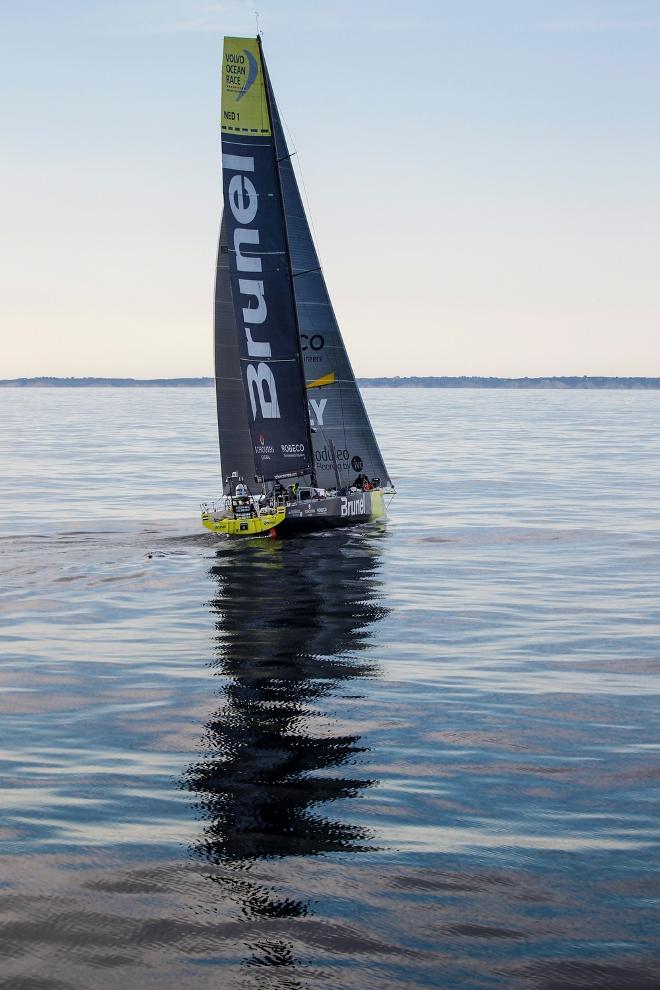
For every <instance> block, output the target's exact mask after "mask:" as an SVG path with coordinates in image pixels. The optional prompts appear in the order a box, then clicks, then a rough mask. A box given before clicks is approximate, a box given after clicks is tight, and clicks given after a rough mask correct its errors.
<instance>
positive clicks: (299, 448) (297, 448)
mask: <svg viewBox="0 0 660 990" xmlns="http://www.w3.org/2000/svg"><path fill="white" fill-rule="evenodd" d="M280 447H281V448H282V453H283V454H284V456H285V457H298V455H299V454H304V453H305V446H304V444H302V443H281V444H280Z"/></svg>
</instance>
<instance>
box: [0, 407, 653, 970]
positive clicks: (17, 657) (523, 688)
mask: <svg viewBox="0 0 660 990" xmlns="http://www.w3.org/2000/svg"><path fill="white" fill-rule="evenodd" d="M365 398H366V401H367V404H368V408H369V410H370V413H371V415H372V419H373V422H374V425H375V428H376V430H377V433H378V435H379V437H380V438H381V440H382V445H383V448H384V451H385V454H386V459H387V460H388V462H389V463H390V465H391V467H392V473H393V474H394V475H395V476H396V479H397V482H398V488H399V493H400V494H399V497H398V498H397V499H396V500H395V501H394V503H393V505H392V506H391V515H390V519H389V521H388V523H387V524H386V525H376V526H371V527H369V526H367V527H359V528H355V529H352V530H347V531H346V532H337V533H331V534H323V535H318V536H314V537H306V538H299V539H296V540H290V541H287V542H283V541H279V540H265V539H262V540H253V541H250V542H245V543H232V542H226V541H220V540H219V539H218V538H214V537H212V536H210V534H206V533H205V532H204V531H203V530H202V529H201V527H200V526H199V523H198V513H197V506H198V502H199V501H200V500H201V499H203V498H206V497H208V496H213V495H215V494H216V493H217V491H218V466H217V458H216V440H215V421H214V400H213V394H212V392H211V390H206V389H198V390H175V389H162V390H146V389H144V390H143V389H131V390H122V389H117V390H112V389H109V390H104V389H82V390H73V389H71V390H68V389H66V390H47V389H44V390H35V391H25V390H2V391H0V411H1V416H0V434H1V460H0V463H1V465H2V471H1V473H0V534H1V538H0V571H1V582H0V614H1V617H2V623H1V627H0V629H1V632H0V635H1V637H2V647H3V650H2V661H1V665H0V686H1V688H2V694H1V695H0V704H1V706H2V717H1V719H0V749H1V754H0V758H1V764H0V800H1V808H2V817H1V819H0V845H1V850H0V851H1V854H2V855H1V859H0V866H1V871H0V955H1V957H2V962H1V964H0V987H1V988H2V990H115V988H117V990H119V988H121V990H125V988H131V990H132V988H140V990H143V988H144V990H170V988H172V990H174V988H176V990H179V988H181V987H186V988H188V987H190V988H199V990H207V988H208V990H211V988H213V990H218V988H223V990H225V988H227V990H235V988H236V990H238V988H240V990H262V988H266V987H269V988H271V987H275V988H281V990H285V988H286V990H317V988H318V990H321V988H322V990H335V988H356V990H357V988H359V990H370V988H374V990H375V988H378V990H381V988H385V990H393V988H400V987H419V988H425V987H438V988H447V990H453V988H470V990H472V988H475V990H476V988H479V990H480V988H484V990H485V988H502V990H537V988H538V990H558V988H562V990H564V988H588V990H595V988H599V990H623V988H630V990H651V988H654V990H655V988H658V987H659V986H660V951H659V950H660V918H659V907H660V876H659V869H660V794H659V787H658V784H659V782H660V761H659V756H660V739H659V734H658V721H659V715H660V500H659V495H660V431H659V430H658V422H660V394H658V393H648V392H625V391H617V392H586V391H585V392H575V391H571V392H547V391H532V392H514V391H503V392H500V391H487V390H484V391H467V390H466V391H463V390H459V391H444V390H440V391H424V390H418V391H416V390H372V391H367V392H366V393H365Z"/></svg>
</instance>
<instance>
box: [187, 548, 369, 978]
mask: <svg viewBox="0 0 660 990" xmlns="http://www.w3.org/2000/svg"><path fill="white" fill-rule="evenodd" d="M383 535H384V534H383V532H382V531H379V530H374V529H370V530H369V531H368V532H365V531H356V530H352V531H351V532H350V533H349V532H345V533H344V532H334V533H331V534H327V535H324V536H319V537H312V538H306V539H300V540H292V541H289V542H281V541H275V540H259V541H256V540H255V541H251V542H250V543H244V544H240V545H238V546H236V545H227V546H223V548H222V550H221V551H220V552H219V553H218V555H217V558H216V562H215V563H214V566H213V567H212V568H211V573H212V575H213V577H214V579H215V580H216V582H217V595H216V597H214V598H213V600H212V601H211V602H210V607H211V609H212V610H213V612H214V613H215V616H216V628H217V654H216V656H215V657H214V659H213V661H212V666H213V668H214V672H215V673H217V674H218V675H220V676H222V677H224V678H225V679H226V680H225V683H224V684H223V686H222V691H221V695H222V704H221V706H220V707H219V709H218V711H217V712H216V713H215V714H214V715H213V717H212V718H211V719H210V721H209V722H208V723H207V725H206V736H205V740H204V750H205V753H206V755H205V758H203V759H201V760H200V762H198V763H197V764H196V765H194V766H191V767H190V768H189V771H188V773H187V775H186V778H185V782H184V786H185V787H186V788H187V789H189V790H190V791H193V792H195V794H196V795H197V809H198V812H199V815H200V818H201V819H202V821H203V823H204V825H203V834H202V837H201V839H200V841H199V842H198V844H197V845H196V846H195V849H194V852H195V855H196V856H199V857H202V858H203V859H204V860H206V861H207V863H209V864H212V865H213V867H214V869H212V870H210V871H209V877H210V879H211V880H213V881H214V882H216V883H217V884H219V885H220V887H221V888H222V891H223V896H224V897H228V898H230V899H231V900H233V901H235V902H236V903H237V904H238V906H239V907H240V909H241V914H242V916H243V917H247V918H251V919H257V918H261V919H264V918H271V919H283V918H296V917H301V916H304V915H305V914H308V913H309V911H310V908H309V900H308V898H306V897H304V896H299V892H298V894H296V893H293V892H292V891H291V890H290V891H289V892H288V893H286V892H283V891H282V890H281V889H280V888H281V884H279V883H277V882H275V881H274V877H272V880H273V882H269V877H271V875H272V871H271V873H270V874H269V871H268V869H267V868H266V869H265V870H264V868H263V867H264V865H266V866H267V863H268V862H270V863H271V864H272V863H273V861H279V860H281V859H282V858H283V857H292V856H298V857H301V856H302V857H309V856H318V855H320V854H323V853H333V852H351V851H360V850H366V849H373V848H375V847H374V840H373V836H372V834H371V832H370V831H369V829H367V828H365V827H363V826H361V825H357V824H351V823H350V822H347V821H344V820H342V817H341V815H342V811H341V809H342V805H341V804H336V803H335V802H337V801H338V799H350V798H352V797H354V796H356V795H357V794H359V793H360V792H361V791H362V790H363V789H364V788H367V787H369V786H371V785H372V784H374V783H375V781H374V780H372V779H370V778H367V777H361V776H359V775H358V773H356V763H357V764H358V765H359V758H360V754H364V753H365V751H366V750H367V749H368V745H367V744H366V742H365V741H364V740H363V739H361V737H360V735H358V734H355V733H345V732H337V731H336V728H335V729H334V730H333V721H332V713H331V714H330V715H329V714H328V705H327V701H328V700H329V696H332V695H333V694H334V696H335V697H334V699H333V708H334V710H335V711H337V710H339V711H341V694H342V693H345V694H346V695H348V694H349V693H350V695H351V697H352V698H355V696H356V694H357V693H358V692H356V685H355V681H359V679H360V678H364V677H374V676H377V675H378V668H377V665H376V664H375V663H374V662H373V661H372V660H370V659H368V658H362V659H360V658H359V655H360V653H361V652H362V651H364V650H365V649H366V648H367V646H368V645H369V642H370V637H371V631H372V627H373V623H374V622H377V621H378V620H379V619H380V618H381V617H382V616H383V615H384V614H385V612H386V611H387V610H386V609H385V608H384V607H383V606H382V605H381V604H380V596H381V583H380V579H379V570H380V549H379V543H380V542H381V541H382V539H383ZM358 690H359V689H358ZM349 764H350V770H349V769H348V766H347V765H349ZM344 808H345V806H344ZM255 871H256V873H257V874H258V879H257V876H255V875H254V873H255ZM293 886H294V887H295V884H294V885H293ZM249 948H250V949H251V951H252V952H253V956H252V959H251V960H249V961H251V963H252V964H253V965H255V964H257V965H258V964H262V965H268V966H273V965H280V966H291V965H295V963H294V961H293V959H292V956H291V947H290V946H289V945H288V944H287V943H286V940H285V941H284V943H282V942H281V941H280V940H279V939H269V938H268V937H266V939H265V941H261V942H252V943H251V944H250V945H249Z"/></svg>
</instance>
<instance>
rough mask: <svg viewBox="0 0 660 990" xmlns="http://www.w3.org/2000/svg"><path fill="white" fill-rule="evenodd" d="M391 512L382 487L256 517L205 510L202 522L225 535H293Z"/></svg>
mask: <svg viewBox="0 0 660 990" xmlns="http://www.w3.org/2000/svg"><path fill="white" fill-rule="evenodd" d="M386 515H387V510H386V508H385V500H384V498H383V493H382V491H379V490H376V491H371V492H354V493H351V494H349V495H331V496H329V497H328V498H320V499H309V500H305V501H300V502H293V503H292V504H290V505H286V506H282V507H281V508H279V509H278V510H277V512H275V513H267V514H261V515H259V516H256V517H254V518H240V517H239V518H233V517H232V516H226V515H223V516H221V517H219V518H218V517H217V516H216V515H215V514H214V513H212V512H203V513H202V525H204V526H205V527H206V528H207V529H209V530H210V531H211V532H212V533H217V534H218V535H221V536H263V535H266V534H268V535H272V536H291V535H294V534H296V533H313V532H318V531H319V530H323V529H335V528H337V527H339V526H354V525H356V524H357V523H366V522H371V521H372V520H375V519H382V518H384V517H385V516H386Z"/></svg>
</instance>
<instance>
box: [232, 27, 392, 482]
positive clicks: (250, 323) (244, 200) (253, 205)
mask: <svg viewBox="0 0 660 990" xmlns="http://www.w3.org/2000/svg"><path fill="white" fill-rule="evenodd" d="M222 76H223V80H222V82H223V84H222V161H223V192H224V202H225V210H224V217H223V223H222V229H221V233H220V246H219V251H218V268H217V276H216V306H215V355H216V389H217V405H218V426H219V432H220V456H221V461H222V467H223V471H224V473H225V474H228V473H230V472H233V471H237V472H238V474H239V475H240V476H242V477H244V478H245V480H247V481H251V479H252V476H256V477H258V478H259V479H262V480H264V481H269V480H273V479H274V478H284V477H292V476H295V475H300V476H303V477H306V478H308V479H310V480H312V481H313V482H314V483H318V484H319V485H322V486H324V487H327V488H334V487H342V486H346V485H349V484H350V483H351V482H352V481H353V479H354V478H355V476H356V475H357V474H362V473H365V474H366V475H367V476H368V477H369V478H372V479H373V478H379V479H380V481H381V483H382V485H383V486H389V485H391V481H390V477H389V474H388V471H387V468H386V466H385V463H384V461H383V458H382V455H381V453H380V450H379V447H378V444H377V442H376V439H375V437H374V434H373V430H372V428H371V424H370V423H369V418H368V416H367V413H366V410H365V408H364V404H363V402H362V398H361V396H360V392H359V389H358V387H357V384H356V381H355V375H354V374H353V370H352V368H351V365H350V361H349V359H348V355H347V353H346V348H345V347H344V343H343V340H342V337H341V333H340V330H339V326H338V324H337V320H336V317H335V314H334V311H333V309H332V304H331V302H330V298H329V295H328V291H327V289H326V286H325V281H324V278H323V274H322V272H321V267H320V264H319V259H318V255H317V253H316V249H315V247H314V242H313V240H312V236H311V232H310V229H309V225H308V223H307V218H306V216H305V211H304V208H303V204H302V199H301V196H300V192H299V189H298V183H297V181H296V177H295V173H294V170H293V166H292V163H291V156H290V154H289V151H288V148H287V144H286V140H285V137H284V132H283V129H282V124H281V120H280V116H279V112H278V109H277V104H276V101H275V97H274V94H273V91H272V87H271V84H270V80H269V77H268V72H267V69H266V65H265V62H264V60H263V54H262V50H261V43H260V40H259V39H251V38H225V45H224V52H223V71H222Z"/></svg>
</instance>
